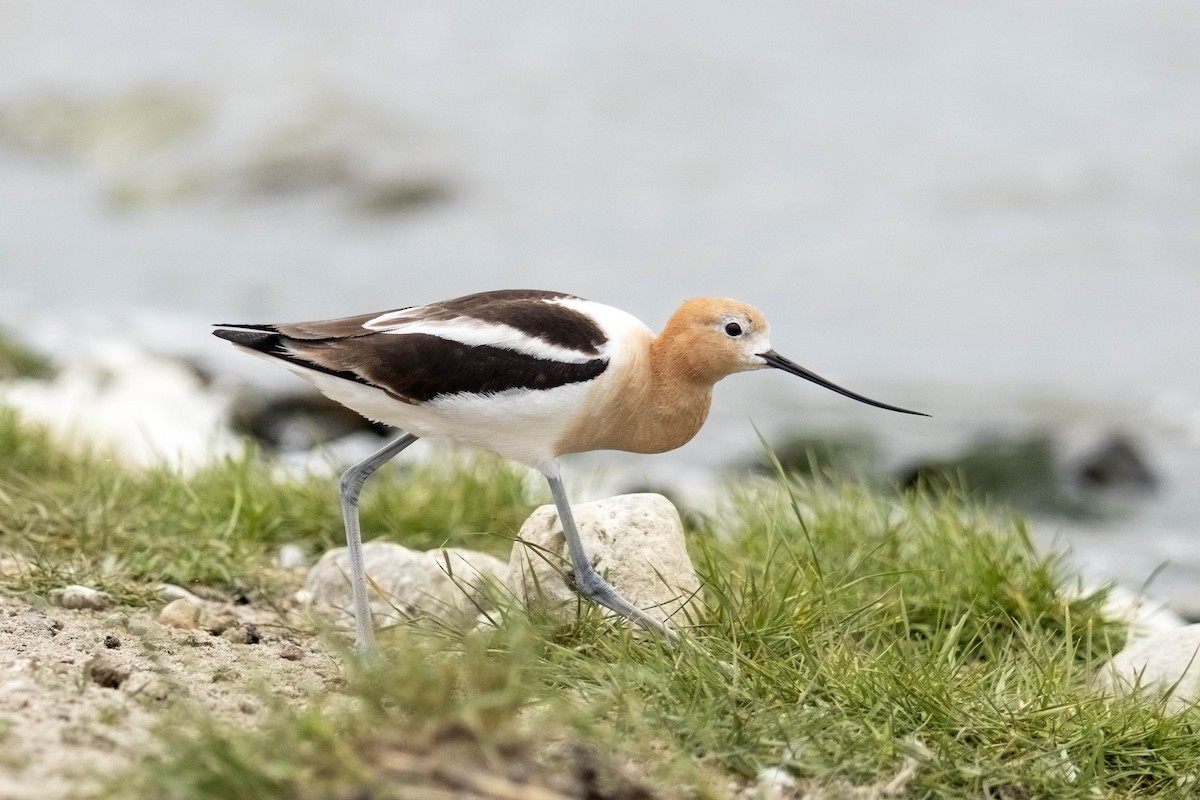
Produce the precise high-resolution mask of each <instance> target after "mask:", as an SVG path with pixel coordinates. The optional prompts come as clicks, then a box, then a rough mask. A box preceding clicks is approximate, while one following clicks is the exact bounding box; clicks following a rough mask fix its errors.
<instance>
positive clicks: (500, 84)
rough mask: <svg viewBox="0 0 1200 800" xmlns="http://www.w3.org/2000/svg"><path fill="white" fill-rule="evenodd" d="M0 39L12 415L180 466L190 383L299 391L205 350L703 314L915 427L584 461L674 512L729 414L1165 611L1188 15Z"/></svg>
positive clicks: (1176, 483)
mask: <svg viewBox="0 0 1200 800" xmlns="http://www.w3.org/2000/svg"><path fill="white" fill-rule="evenodd" d="M0 18H2V19H3V24H2V25H0V331H3V332H4V333H5V334H7V335H9V336H11V337H14V338H16V339H19V340H21V341H22V342H23V343H24V344H26V345H27V346H28V347H30V348H31V349H33V350H34V351H38V352H41V353H44V354H46V355H48V356H49V358H50V361H51V362H52V363H53V364H54V367H55V370H58V371H57V372H56V371H55V370H51V371H50V372H49V373H48V374H47V375H43V376H42V378H41V380H40V383H39V384H38V385H37V386H35V385H33V384H32V383H31V381H32V379H30V378H23V379H21V380H18V381H11V383H13V384H14V386H13V387H12V388H11V391H10V392H9V394H8V398H9V399H8V402H10V403H12V404H16V405H18V406H22V407H24V408H26V409H28V413H30V414H32V415H35V416H36V415H37V414H38V413H39V411H40V413H41V414H42V415H43V416H45V417H46V418H47V419H50V420H53V419H55V418H60V417H62V416H64V415H66V414H67V413H68V411H67V410H66V409H67V406H68V405H69V404H66V405H64V403H63V402H61V401H60V400H59V399H56V398H61V397H62V395H63V394H64V393H69V392H71V391H75V392H76V395H77V398H76V399H77V400H79V399H80V398H84V399H86V402H82V405H81V404H80V402H76V403H75V405H74V406H71V408H74V409H75V410H76V411H77V412H78V413H81V414H84V415H90V416H89V417H88V418H89V419H91V420H93V421H95V420H98V419H101V418H104V419H108V417H107V416H105V414H111V420H110V422H111V425H112V426H116V427H119V426H120V425H121V424H124V425H126V426H127V427H126V428H125V429H123V430H129V429H131V430H134V431H136V432H137V433H136V435H137V436H145V437H146V438H148V439H149V438H151V437H152V433H151V432H152V431H154V430H159V429H161V431H162V432H169V435H168V433H163V435H164V436H167V437H168V439H169V436H176V438H178V437H179V436H180V432H181V431H183V430H184V429H186V428H187V427H188V426H189V425H193V426H194V425H195V424H197V421H200V423H202V424H201V426H200V428H199V429H198V430H197V431H196V432H195V433H194V435H193V436H192V438H191V439H189V440H188V442H190V445H194V444H196V443H200V444H201V445H202V444H204V443H206V442H209V441H211V440H212V438H213V437H216V436H218V435H219V434H217V433H214V432H213V431H214V430H216V428H215V427H204V425H210V426H219V425H221V424H223V423H224V421H225V420H226V419H227V417H228V412H229V409H228V406H224V405H218V406H196V405H192V404H190V403H191V402H192V401H191V400H189V399H188V398H191V397H193V396H195V395H197V394H198V393H199V394H203V392H206V391H210V390H212V387H213V386H214V381H215V385H216V386H217V390H212V391H214V392H215V394H214V395H213V396H220V397H229V396H232V395H236V394H237V390H236V388H235V389H231V388H230V384H229V381H234V382H235V383H236V382H240V383H238V385H243V386H244V385H249V386H251V387H254V391H266V390H268V389H269V390H270V391H281V392H287V391H298V390H299V389H300V388H302V387H301V386H300V385H299V382H298V381H295V380H294V379H292V378H290V376H288V375H287V374H286V373H285V372H283V371H282V370H272V369H271V368H270V367H269V366H267V365H265V364H261V363H259V362H257V361H254V360H253V359H248V358H245V357H244V356H242V355H240V354H238V353H236V352H234V351H233V350H232V348H228V346H227V345H223V344H222V343H221V342H218V341H217V340H215V339H213V338H212V337H210V336H209V335H208V330H207V329H208V325H209V324H210V323H213V322H230V321H232V322H242V321H251V322H262V321H286V320H299V319H315V318H324V317H333V316H341V315H348V314H353V313H360V312H367V311H374V310H382V309H387V308H394V307H399V306H405V305H414V304H419V303H423V302H427V301H432V300H437V299H443V298H447V297H452V296H456V295H460V294H466V293H470V292H475V291H480V290H485V289H493V288H505V287H507V288H520V287H535V288H545V289H554V290H559V291H566V292H571V293H574V294H579V295H582V296H584V297H588V298H590V299H593V300H598V301H602V302H607V303H610V304H612V305H617V306H620V307H623V308H625V309H627V310H629V311H631V312H632V313H634V314H635V315H637V316H639V317H641V318H642V319H643V320H645V321H646V322H647V323H648V324H649V325H651V327H655V328H658V327H660V326H661V325H662V324H663V322H665V320H666V319H667V317H668V316H669V314H670V313H671V311H672V310H673V309H674V308H675V307H676V306H677V305H678V303H679V302H680V301H681V300H683V299H685V298H688V297H693V296H700V295H726V296H733V297H737V298H739V299H742V300H744V301H746V302H749V303H751V304H753V305H756V306H758V307H760V308H761V309H762V310H763V311H764V312H766V314H767V315H768V318H769V319H770V320H771V321H772V326H773V336H772V339H773V344H774V346H775V347H776V349H778V350H779V351H780V352H782V353H784V354H786V355H787V356H789V357H790V358H792V359H794V360H796V361H798V362H799V363H801V364H804V365H805V366H807V367H810V368H811V369H813V370H815V371H817V372H819V373H821V374H824V375H826V376H827V377H829V378H830V379H832V380H835V381H837V382H839V383H841V384H843V385H846V386H847V387H849V388H851V389H854V390H856V391H859V392H861V393H863V394H866V395H868V396H871V397H876V398H878V399H880V400H883V401H886V402H890V403H895V404H899V405H903V406H906V407H915V408H919V409H921V410H924V411H927V412H929V413H930V414H932V415H933V417H932V419H914V418H908V417H902V416H899V415H895V414H889V413H887V412H883V411H880V410H878V409H872V408H868V407H866V406H861V405H858V404H855V403H852V402H851V401H848V400H845V399H844V398H841V397H838V396H836V395H834V394H832V393H828V392H824V391H823V390H820V389H818V388H817V387H814V386H812V385H810V384H805V383H802V382H800V381H797V380H795V379H794V378H790V377H788V376H785V375H783V374H761V373H760V374H756V375H752V376H737V377H735V378H733V379H731V380H730V381H727V382H726V383H723V384H722V385H721V386H719V387H718V391H717V398H716V407H715V409H714V416H713V420H712V422H711V423H710V426H709V428H707V429H706V430H705V431H703V432H702V433H701V434H700V436H699V437H697V440H696V441H695V442H693V443H692V444H690V445H688V446H687V447H686V448H684V449H683V450H681V451H678V452H676V453H675V454H672V455H670V456H663V457H659V458H656V459H641V458H637V457H628V458H616V457H612V456H610V455H607V454H603V455H601V456H597V457H594V458H595V459H598V461H597V463H606V464H616V465H620V466H619V467H616V468H618V469H622V470H625V472H623V473H622V474H623V475H625V476H627V477H626V478H625V480H627V481H629V482H630V483H631V484H632V483H633V482H637V481H650V482H665V483H672V482H673V483H674V484H676V486H677V488H683V489H686V488H687V487H688V486H691V487H692V488H693V489H694V488H695V487H696V486H703V485H704V483H703V480H702V479H701V478H700V477H698V470H701V469H703V470H707V469H709V468H711V467H719V468H723V469H738V468H740V467H741V466H742V465H745V464H749V463H752V462H754V461H755V460H756V458H757V448H758V447H759V445H758V440H757V438H756V433H755V429H756V428H757V429H758V430H759V431H761V432H762V434H763V436H764V437H765V438H766V439H767V441H770V442H771V443H772V444H774V445H776V446H778V447H780V448H784V449H786V448H789V447H790V448H792V449H793V450H797V448H798V452H799V453H801V455H800V457H799V460H798V462H797V463H799V464H800V465H801V466H803V465H804V464H806V463H808V462H809V461H817V462H821V463H822V464H828V465H831V467H832V468H845V469H846V470H848V471H856V472H858V473H860V474H866V475H867V476H868V479H871V480H876V481H880V482H883V483H889V482H900V483H904V482H911V481H914V480H918V479H922V478H926V477H928V476H930V475H934V474H956V475H960V476H961V475H963V474H964V472H965V473H969V475H970V476H971V478H972V485H973V486H974V485H977V486H979V487H982V488H981V489H980V491H984V492H987V493H989V494H992V495H994V496H996V497H998V498H999V499H1001V500H1003V501H1005V502H1014V503H1016V504H1017V505H1018V507H1021V508H1023V509H1024V510H1026V511H1028V512H1030V513H1032V514H1033V515H1034V520H1035V532H1036V533H1037V536H1038V538H1039V540H1040V541H1043V542H1047V543H1049V542H1051V541H1055V540H1057V541H1059V542H1060V543H1061V542H1065V543H1066V544H1068V545H1069V546H1070V547H1071V549H1072V550H1073V553H1074V555H1073V556H1072V559H1073V562H1074V563H1076V564H1078V565H1080V566H1081V568H1082V569H1083V570H1084V572H1085V574H1086V575H1088V576H1089V577H1090V578H1092V579H1096V580H1103V579H1106V578H1119V579H1121V580H1123V581H1125V582H1127V583H1129V584H1131V585H1132V586H1133V587H1134V588H1136V587H1137V586H1139V585H1141V583H1143V582H1144V581H1146V580H1147V579H1148V578H1150V577H1151V576H1152V575H1155V573H1156V570H1158V574H1157V575H1155V577H1154V581H1153V585H1152V587H1151V591H1152V593H1157V594H1159V595H1160V596H1164V597H1166V598H1167V599H1169V600H1170V601H1171V602H1172V604H1173V605H1175V606H1176V607H1177V608H1180V609H1181V610H1184V611H1185V613H1187V614H1189V615H1190V616H1197V615H1200V591H1198V589H1200V538H1198V533H1200V531H1198V527H1200V502H1197V497H1196V487H1197V486H1200V369H1197V359H1196V356H1197V352H1198V349H1200V315H1198V314H1197V313H1196V311H1195V309H1196V305H1197V301H1198V300H1200V47H1197V46H1196V34H1197V32H1200V5H1197V4H1196V3H1194V2H1188V1H1187V0H1179V1H1178V2H1150V3H1135V2H1097V0H1086V1H1082V2H1060V3H1054V4H1044V3H1037V2H1016V3H1007V4H1003V5H1002V6H996V5H994V4H983V3H970V4H962V3H927V4H922V5H921V6H920V7H913V6H908V5H897V4H894V3H886V2H875V1H866V0H857V1H856V0H851V1H849V2H839V3H825V4H815V3H789V4H767V3H762V4H729V3H720V4H718V3H695V2H659V3H654V4H645V3H635V2H605V3H588V4H580V3H572V4H562V3H553V2H548V1H546V2H518V3H505V4H502V5H501V4H490V3H482V2H480V3H461V2H454V3H412V2H359V3H355V4H351V5H338V6H335V5H331V4H328V3H319V2H311V1H309V0H288V2H279V1H269V0H254V1H248V0H238V2H210V3H205V4H195V3H184V2H175V1H174V0H159V2H156V3H152V4H146V3H139V2H133V1H132V0H130V1H129V2H123V1H121V0H109V1H108V2H105V3H89V4H78V3H68V2H59V1H57V0H37V2H32V1H30V2H14V0H8V1H7V2H3V3H2V4H0ZM141 354H149V355H150V356H151V357H153V358H159V359H161V358H170V359H174V360H176V361H178V362H180V363H186V364H188V365H190V366H191V368H192V369H194V370H198V371H199V374H200V376H201V377H200V378H198V379H197V380H198V381H199V382H198V384H197V386H198V387H199V389H200V390H201V391H200V392H183V393H181V394H179V395H178V396H175V395H171V394H170V393H169V392H166V393H164V394H156V392H157V391H158V390H157V389H155V388H154V386H155V385H157V384H155V382H154V376H156V375H166V374H168V372H169V370H165V369H164V368H162V364H161V363H160V362H156V363H158V366H157V367H155V368H151V367H149V366H147V362H145V361H144V360H142V359H143V355H141ZM99 363H103V364H105V365H107V366H106V368H107V369H110V370H115V371H116V372H118V373H120V372H121V370H125V372H124V373H122V374H121V375H119V376H118V378H119V380H118V382H120V380H123V381H125V383H124V384H123V385H125V387H126V394H124V395H121V396H120V397H119V398H117V399H115V400H113V402H112V403H110V405H111V406H112V408H109V409H107V410H106V411H105V412H104V413H103V414H102V413H101V411H100V410H99V398H100V396H101V394H102V392H103V391H107V388H105V387H111V385H112V383H113V380H114V379H113V376H112V375H111V374H110V375H107V377H106V378H105V379H104V380H103V381H102V380H100V379H98V378H96V375H95V370H94V369H93V372H92V373H90V375H91V377H90V378H87V377H79V375H80V373H79V371H78V370H80V369H82V370H84V372H85V375H86V374H87V373H86V370H87V369H89V368H94V367H95V366H96V364H99ZM72 365H74V368H75V369H76V372H75V373H72V374H74V375H75V378H67V377H64V375H65V374H67V373H66V372H64V371H66V370H68V369H69V368H71V367H72ZM89 365H90V367H89ZM156 369H157V370H159V371H157V372H156V371H155V370H156ZM276 372H278V373H279V374H278V375H276V374H274V373H276ZM267 373H272V374H271V375H267ZM170 374H175V373H170ZM130 375H134V376H135V378H136V380H135V378H131V377H130ZM176 377H177V376H176ZM72 380H73V381H75V382H74V383H72V382H71V381H72ZM88 380H92V381H93V382H92V383H91V384H89V383H87V381H88ZM166 380H167V378H164V379H163V382H165V381H166ZM81 381H82V383H81ZM130 381H133V382H132V383H131V382H130ZM222 381H224V383H222ZM160 383H161V382H160ZM80 386H83V387H85V388H83V389H80ZM72 387H74V388H72ZM278 387H285V388H278ZM164 391H165V390H164ZM56 392H57V394H56ZM121 414H124V415H125V417H129V416H130V415H132V416H133V418H134V421H133V422H132V423H130V422H129V421H128V419H124V421H123V422H122V421H119V420H118V417H120V415H121ZM106 424H107V423H106ZM130 425H131V426H132V427H131V428H130V427H129V426H130ZM122 435H123V436H125V438H128V435H127V434H122ZM168 439H163V440H161V441H160V440H155V443H154V445H153V446H154V448H155V449H156V451H159V452H161V451H166V450H170V449H171V448H172V447H174V446H176V445H179V446H182V445H181V444H180V442H176V441H174V440H170V441H168ZM190 445H189V446H190ZM590 460H591V459H588V458H585V459H582V461H583V462H585V463H586V462H588V461H590ZM652 462H653V463H652ZM680 476H685V477H683V478H681V477H680ZM680 484H684V485H683V486H682V487H680V486H679V485H680ZM1160 567H1161V569H1160Z"/></svg>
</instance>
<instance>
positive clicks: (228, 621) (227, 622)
mask: <svg viewBox="0 0 1200 800" xmlns="http://www.w3.org/2000/svg"><path fill="white" fill-rule="evenodd" d="M196 625H197V627H199V628H200V630H203V631H208V632H209V633H211V634H213V635H214V636H219V635H221V634H222V633H224V632H225V631H227V630H229V629H230V628H232V627H233V626H235V625H237V617H236V616H234V614H233V612H232V611H230V610H229V609H228V608H225V607H223V606H220V605H218V604H216V603H205V604H204V605H202V606H200V618H199V619H198V620H197V621H196Z"/></svg>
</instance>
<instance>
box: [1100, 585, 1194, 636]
mask: <svg viewBox="0 0 1200 800" xmlns="http://www.w3.org/2000/svg"><path fill="white" fill-rule="evenodd" d="M1102 613H1103V614H1104V616H1105V617H1106V618H1108V619H1114V620H1117V621H1119V622H1124V623H1125V624H1126V625H1128V626H1129V630H1128V635H1129V639H1130V643H1132V641H1133V640H1135V639H1144V638H1146V637H1147V636H1153V635H1154V634H1156V633H1163V632H1166V631H1171V630H1174V629H1177V628H1182V627H1184V626H1185V625H1187V623H1186V622H1185V621H1184V619H1183V617H1181V616H1179V615H1178V614H1176V613H1175V612H1174V611H1172V610H1171V609H1170V608H1168V607H1167V605H1166V603H1163V602H1161V601H1158V600H1153V599H1151V598H1148V597H1146V596H1145V595H1142V594H1138V593H1137V592H1134V591H1131V590H1129V589H1127V588H1125V587H1124V586H1120V585H1117V586H1113V587H1111V588H1110V589H1109V590H1108V598H1107V599H1106V600H1105V601H1104V608H1103V611H1102Z"/></svg>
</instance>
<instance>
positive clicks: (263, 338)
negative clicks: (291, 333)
mask: <svg viewBox="0 0 1200 800" xmlns="http://www.w3.org/2000/svg"><path fill="white" fill-rule="evenodd" d="M242 327H243V328H244V329H243V330H237V329H233V328H217V329H215V330H214V331H213V332H212V333H213V336H216V337H217V338H219V339H225V340H227V341H230V342H233V343H234V344H236V345H240V346H242V347H247V348H249V349H251V350H257V351H258V352H260V353H266V354H267V355H271V356H283V355H286V354H287V350H286V349H285V348H284V346H283V336H281V335H280V334H279V333H276V332H275V331H273V330H272V329H271V328H270V327H269V326H267V325H263V326H253V329H250V328H251V326H242Z"/></svg>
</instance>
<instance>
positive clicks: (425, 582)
mask: <svg viewBox="0 0 1200 800" xmlns="http://www.w3.org/2000/svg"><path fill="white" fill-rule="evenodd" d="M363 559H364V561H365V562H366V569H367V576H368V591H369V593H370V600H371V612H372V614H373V615H374V617H375V624H376V625H381V624H389V623H393V624H394V623H396V622H399V621H401V620H405V619H412V618H416V617H434V618H436V619H439V620H442V621H443V622H447V623H450V624H467V623H469V622H471V621H473V620H474V618H475V615H476V614H477V613H478V612H479V610H480V608H481V607H488V606H491V602H490V600H489V594H490V593H491V587H494V586H497V585H499V584H501V583H502V582H503V579H504V574H505V571H506V569H507V567H506V565H505V564H504V562H503V561H501V560H500V559H498V558H493V557H492V556H489V555H487V554H485V553H477V552H474V551H472V550H463V549H461V548H455V547H450V548H445V549H440V550H427V551H418V550H410V549H408V548H407V547H403V546H401V545H398V544H394V543H392V542H367V543H366V544H365V545H363ZM349 570H350V565H349V558H348V557H347V555H346V548H344V547H338V548H336V549H334V550H330V551H329V552H327V553H325V555H323V556H321V558H320V560H319V561H317V563H316V564H315V565H313V567H312V569H310V570H309V572H308V578H307V580H306V581H305V583H304V590H303V591H304V592H305V593H306V595H307V596H308V598H309V599H310V600H311V602H312V606H313V608H314V609H316V610H317V611H319V612H321V613H324V614H326V615H328V616H330V617H333V618H334V619H336V620H337V621H338V622H340V623H342V624H351V625H352V624H353V619H354V601H353V597H352V595H351V590H350V580H349Z"/></svg>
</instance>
